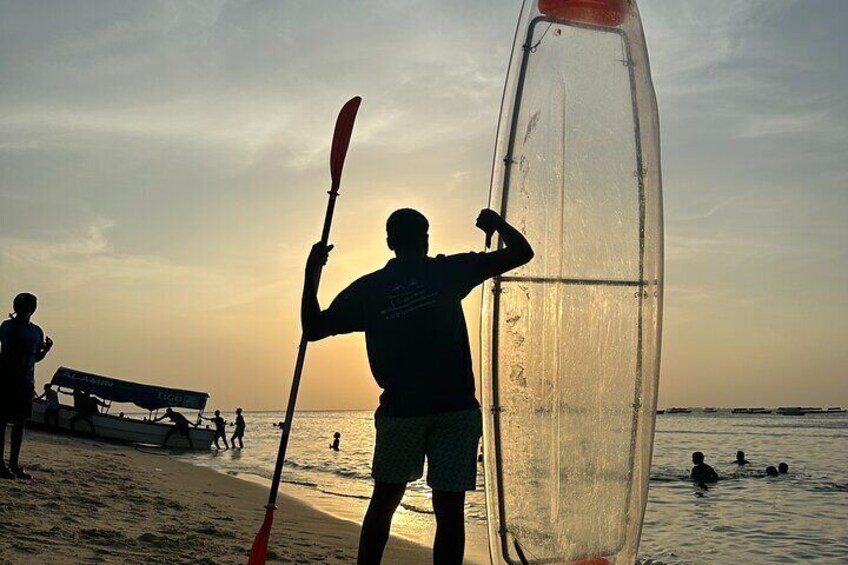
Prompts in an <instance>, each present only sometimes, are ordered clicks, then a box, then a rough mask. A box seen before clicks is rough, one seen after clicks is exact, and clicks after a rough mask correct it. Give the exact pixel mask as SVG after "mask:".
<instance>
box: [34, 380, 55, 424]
mask: <svg viewBox="0 0 848 565" xmlns="http://www.w3.org/2000/svg"><path fill="white" fill-rule="evenodd" d="M38 399H39V400H44V401H45V402H46V403H47V406H45V408H44V427H45V429H50V423H51V422H52V423H53V428H54V429H57V430H58V429H59V394H58V393H57V392H56V391H55V390H53V389H52V388H51V387H50V383H47V384H45V385H44V392H43V393H42V394H41V396H39V397H38Z"/></svg>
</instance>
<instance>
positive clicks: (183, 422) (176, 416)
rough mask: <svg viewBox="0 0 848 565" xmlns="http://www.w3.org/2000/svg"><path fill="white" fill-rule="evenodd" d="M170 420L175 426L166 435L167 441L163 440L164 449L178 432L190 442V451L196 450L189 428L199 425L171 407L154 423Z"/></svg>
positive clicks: (155, 419) (154, 420)
mask: <svg viewBox="0 0 848 565" xmlns="http://www.w3.org/2000/svg"><path fill="white" fill-rule="evenodd" d="M165 418H168V419H169V420H171V421H172V422H173V423H174V426H173V427H172V428H170V429H169V430H168V433H166V434H165V439H164V440H162V447H165V446H166V445H167V444H168V440H169V439H171V436H172V435H173V434H174V432H175V431H176V432H178V433H179V434H180V435H181V436H183V437H185V438H186V440H188V446H189V448H190V449H194V444H193V443H192V442H191V433H190V430H189V426H190V425H191V426H194V427H195V428H196V427H197V424H192V423H191V422H189V421H188V418H186V417H185V416H183V415H182V414H180V413H179V412H176V411H175V410H173V409H172V408H171V407H170V406H169V407H168V408H167V409H166V410H165V413H164V414H162V415H161V416H159V417H158V418H154V419H153V420H151V421H153V422H158V421H160V420H164V419H165Z"/></svg>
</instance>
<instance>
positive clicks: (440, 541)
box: [301, 209, 533, 565]
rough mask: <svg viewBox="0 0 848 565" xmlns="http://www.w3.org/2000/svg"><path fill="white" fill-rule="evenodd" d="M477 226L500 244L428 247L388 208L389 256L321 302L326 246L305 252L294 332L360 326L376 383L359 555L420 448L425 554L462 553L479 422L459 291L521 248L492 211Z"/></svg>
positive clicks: (417, 471) (409, 220)
mask: <svg viewBox="0 0 848 565" xmlns="http://www.w3.org/2000/svg"><path fill="white" fill-rule="evenodd" d="M477 227H479V228H480V229H482V230H484V231H486V232H487V233H489V232H494V231H497V232H498V233H499V235H500V240H501V242H502V243H503V248H502V249H500V250H498V251H494V252H491V253H463V254H459V255H450V256H444V255H439V256H437V257H429V256H428V251H429V242H428V238H429V235H428V233H427V232H428V230H429V223H428V222H427V219H426V218H425V217H424V216H423V215H422V214H421V213H420V212H417V211H415V210H411V209H402V210H398V211H396V212H394V213H392V215H391V216H389V219H388V221H387V222H386V232H387V236H388V237H387V240H386V241H387V243H388V246H389V249H391V250H392V251H394V253H395V256H396V257H395V258H394V259H392V260H390V261H389V262H388V263H387V264H386V266H385V267H383V268H382V269H380V270H379V271H375V272H373V273H371V274H368V275H365V276H364V277H362V278H360V279H358V280H357V281H355V282H354V283H353V284H351V285H350V286H348V287H347V288H346V289H345V290H343V291H342V292H341V293H340V294H339V295H338V296H337V297H336V299H335V300H334V301H333V302H332V304H331V305H330V307H329V308H328V309H327V310H324V311H322V310H321V307H320V305H319V304H318V298H317V278H318V273H319V271H320V268H321V265H322V264H323V263H326V261H327V257H328V254H329V252H330V250H331V249H332V246H327V247H325V246H323V245H322V244H320V243H318V244H315V245H314V246H313V247H312V252H311V253H310V255H309V259H308V260H307V263H306V278H305V282H304V288H303V302H302V306H301V322H302V324H303V334H304V336H305V337H306V338H307V339H308V340H310V341H315V340H319V339H323V338H325V337H327V336H331V335H336V334H345V333H351V332H365V340H366V345H367V351H368V361H369V363H370V365H371V372H372V373H373V375H374V378H375V380H376V381H377V384H378V385H379V386H380V387H381V388H382V389H383V393H382V394H381V395H380V406H379V408H378V409H377V413H376V415H375V424H376V429H377V438H376V441H375V447H374V461H373V465H372V470H371V474H372V476H373V478H374V493H373V495H372V497H371V503H370V504H369V506H368V511H367V512H366V514H365V519H364V521H363V524H362V533H361V536H360V541H359V560H358V563H359V564H360V565H372V564H377V563H380V561H381V559H382V555H383V550H384V548H385V545H386V542H387V540H388V537H389V530H390V528H391V521H392V516H393V514H394V512H395V510H396V509H397V506H398V504H400V501H401V498H403V494H404V491H405V490H406V484H407V483H408V482H410V481H414V480H416V479H419V478H420V477H421V475H422V473H423V465H424V459H425V457H426V458H427V461H428V472H427V484H429V485H430V487H431V488H432V489H433V510H434V512H435V514H436V539H435V541H434V545H433V558H434V562H435V563H438V564H441V565H452V564H459V563H461V562H462V558H463V554H464V551H465V517H464V503H465V492H466V491H470V490H475V488H476V479H477V445H478V443H479V440H480V435H481V427H482V426H481V415H480V405H479V404H478V402H477V400H476V399H475V397H474V375H473V373H472V370H471V350H470V347H469V343H468V330H467V328H466V325H465V316H464V315H463V312H462V299H463V298H465V296H467V295H468V293H469V292H471V290H472V289H473V288H474V287H476V286H477V285H479V284H480V283H482V282H483V281H484V280H486V279H488V278H491V277H494V276H497V275H500V274H501V273H504V272H506V271H509V270H511V269H514V268H516V267H518V266H520V265H523V264H525V263H527V262H528V261H530V260H531V259H532V258H533V250H532V249H531V247H530V244H529V243H527V240H526V239H525V238H524V236H523V235H521V233H519V232H518V231H517V230H516V229H515V228H513V227H512V226H510V225H509V224H507V223H506V221H504V220H503V219H502V218H501V217H500V216H499V215H498V214H496V213H495V212H493V211H491V210H483V211H482V212H480V215H479V217H478V218H477Z"/></svg>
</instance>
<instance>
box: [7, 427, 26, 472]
mask: <svg viewBox="0 0 848 565" xmlns="http://www.w3.org/2000/svg"><path fill="white" fill-rule="evenodd" d="M11 439H12V445H11V447H10V449H9V468H10V469H13V470H14V469H17V468H18V467H19V466H20V465H18V458H19V457H20V455H21V443H23V441H24V420H23V418H15V419H14V420H12V438H11Z"/></svg>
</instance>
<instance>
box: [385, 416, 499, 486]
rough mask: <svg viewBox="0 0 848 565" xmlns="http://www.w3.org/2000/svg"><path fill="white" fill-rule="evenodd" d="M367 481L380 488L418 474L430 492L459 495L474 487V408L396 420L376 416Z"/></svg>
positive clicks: (477, 429)
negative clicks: (369, 479)
mask: <svg viewBox="0 0 848 565" xmlns="http://www.w3.org/2000/svg"><path fill="white" fill-rule="evenodd" d="M374 420H375V425H376V427H377V440H376V441H375V444H374V463H373V465H372V468H371V476H372V477H374V480H375V481H378V482H382V483H394V484H401V483H409V482H411V481H415V480H418V479H420V478H421V476H422V475H423V474H424V457H425V456H426V457H427V484H428V485H430V488H432V489H433V490H440V491H447V492H464V491H468V490H475V489H476V487H477V446H478V444H479V442H480V435H481V434H482V426H483V422H482V416H481V414H480V409H479V408H472V409H469V410H459V411H456V412H443V413H441V414H431V415H428V416H413V417H409V418H399V417H391V416H381V415H379V414H378V415H377V416H375V418H374Z"/></svg>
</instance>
